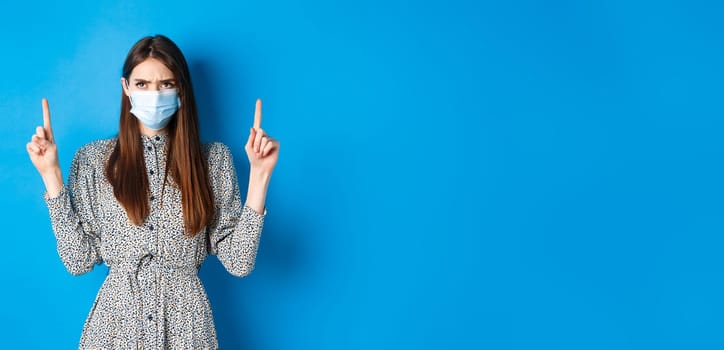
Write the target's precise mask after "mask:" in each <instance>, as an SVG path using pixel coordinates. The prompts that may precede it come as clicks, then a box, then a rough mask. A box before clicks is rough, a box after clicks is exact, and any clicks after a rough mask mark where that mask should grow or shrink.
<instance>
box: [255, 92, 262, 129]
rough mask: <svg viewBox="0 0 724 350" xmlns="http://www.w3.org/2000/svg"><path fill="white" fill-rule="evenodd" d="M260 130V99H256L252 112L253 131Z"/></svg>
mask: <svg viewBox="0 0 724 350" xmlns="http://www.w3.org/2000/svg"><path fill="white" fill-rule="evenodd" d="M260 128H261V99H260V98H257V99H256V111H255V112H254V129H260Z"/></svg>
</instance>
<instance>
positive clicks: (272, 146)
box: [244, 99, 279, 176]
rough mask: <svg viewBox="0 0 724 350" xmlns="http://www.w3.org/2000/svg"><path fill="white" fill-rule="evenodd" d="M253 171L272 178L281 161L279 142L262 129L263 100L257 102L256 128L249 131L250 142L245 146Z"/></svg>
mask: <svg viewBox="0 0 724 350" xmlns="http://www.w3.org/2000/svg"><path fill="white" fill-rule="evenodd" d="M244 150H245V151H246V156H247V157H248V158H249V165H250V167H251V171H252V172H255V173H260V174H262V175H265V176H271V173H272V171H273V170H274V167H275V166H276V164H277V160H278V159H279V141H277V140H275V139H273V138H272V137H271V136H269V135H267V134H266V132H264V130H263V129H262V128H261V99H257V100H256V112H255V113H254V127H253V128H251V129H250V130H249V140H247V141H246V146H244Z"/></svg>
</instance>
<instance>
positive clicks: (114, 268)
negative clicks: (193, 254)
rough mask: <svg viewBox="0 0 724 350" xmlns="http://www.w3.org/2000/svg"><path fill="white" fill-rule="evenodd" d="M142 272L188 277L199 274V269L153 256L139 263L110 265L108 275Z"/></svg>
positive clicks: (129, 262) (144, 258) (130, 262)
mask: <svg viewBox="0 0 724 350" xmlns="http://www.w3.org/2000/svg"><path fill="white" fill-rule="evenodd" d="M142 271H147V272H151V271H157V272H161V273H168V274H174V273H181V274H188V275H196V274H198V272H199V269H198V267H196V266H194V265H176V264H172V263H170V262H169V261H167V260H165V259H162V258H159V257H152V256H144V257H143V258H141V260H139V261H123V262H114V263H112V264H109V269H108V274H114V273H133V274H138V273H139V272H142Z"/></svg>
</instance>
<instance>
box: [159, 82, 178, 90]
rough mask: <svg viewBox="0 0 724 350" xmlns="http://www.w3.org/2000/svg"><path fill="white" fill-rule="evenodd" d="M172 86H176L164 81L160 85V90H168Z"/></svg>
mask: <svg viewBox="0 0 724 350" xmlns="http://www.w3.org/2000/svg"><path fill="white" fill-rule="evenodd" d="M174 86H176V84H175V83H174V82H172V81H166V82H163V83H162V84H161V88H163V89H170V88H173V87H174Z"/></svg>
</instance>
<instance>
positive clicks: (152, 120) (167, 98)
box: [130, 89, 181, 130]
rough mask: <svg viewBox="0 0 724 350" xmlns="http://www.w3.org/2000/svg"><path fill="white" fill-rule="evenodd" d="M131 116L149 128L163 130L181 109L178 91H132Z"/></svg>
mask: <svg viewBox="0 0 724 350" xmlns="http://www.w3.org/2000/svg"><path fill="white" fill-rule="evenodd" d="M130 93H131V96H130V98H131V114H133V115H135V116H136V118H138V120H140V121H141V123H143V125H145V126H146V127H147V128H149V129H153V130H160V129H163V128H164V127H165V126H166V125H167V124H168V122H169V121H170V120H171V117H172V116H173V114H174V113H176V111H177V110H178V109H179V107H181V99H180V98H179V97H178V90H177V89H168V90H159V91H138V90H130Z"/></svg>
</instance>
